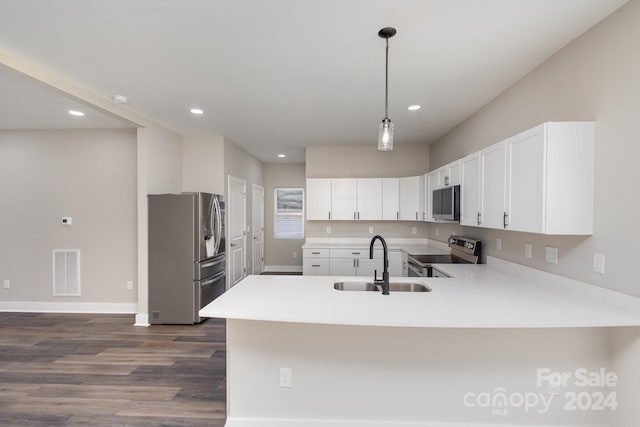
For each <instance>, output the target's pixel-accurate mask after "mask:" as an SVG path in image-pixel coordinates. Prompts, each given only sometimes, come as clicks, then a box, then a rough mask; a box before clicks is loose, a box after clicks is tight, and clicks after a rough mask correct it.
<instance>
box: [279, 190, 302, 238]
mask: <svg viewBox="0 0 640 427" xmlns="http://www.w3.org/2000/svg"><path fill="white" fill-rule="evenodd" d="M274 199H275V203H274V207H275V212H274V217H275V237H276V239H303V238H304V209H303V205H304V189H303V188H276V189H275V190H274Z"/></svg>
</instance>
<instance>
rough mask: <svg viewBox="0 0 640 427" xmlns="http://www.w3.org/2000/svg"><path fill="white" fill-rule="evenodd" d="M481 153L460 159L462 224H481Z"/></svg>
mask: <svg viewBox="0 0 640 427" xmlns="http://www.w3.org/2000/svg"><path fill="white" fill-rule="evenodd" d="M480 191H481V189H480V154H479V153H473V154H472V155H470V156H467V157H465V158H463V159H462V160H460V224H461V225H472V226H478V225H480Z"/></svg>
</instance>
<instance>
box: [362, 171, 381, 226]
mask: <svg viewBox="0 0 640 427" xmlns="http://www.w3.org/2000/svg"><path fill="white" fill-rule="evenodd" d="M356 219H360V220H363V221H364V220H368V221H379V220H381V219H382V178H358V179H357V181H356Z"/></svg>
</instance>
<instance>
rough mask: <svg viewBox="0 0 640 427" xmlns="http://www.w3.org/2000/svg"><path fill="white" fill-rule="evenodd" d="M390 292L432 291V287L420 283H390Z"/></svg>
mask: <svg viewBox="0 0 640 427" xmlns="http://www.w3.org/2000/svg"><path fill="white" fill-rule="evenodd" d="M389 292H431V288H430V287H428V286H425V285H423V284H420V283H389Z"/></svg>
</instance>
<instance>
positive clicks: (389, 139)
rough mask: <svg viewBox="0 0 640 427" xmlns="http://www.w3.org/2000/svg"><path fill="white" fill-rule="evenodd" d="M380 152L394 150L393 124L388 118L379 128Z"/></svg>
mask: <svg viewBox="0 0 640 427" xmlns="http://www.w3.org/2000/svg"><path fill="white" fill-rule="evenodd" d="M378 150H380V151H391V150H393V123H391V120H389V119H388V118H386V117H385V118H384V120H382V123H380V127H379V128H378Z"/></svg>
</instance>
